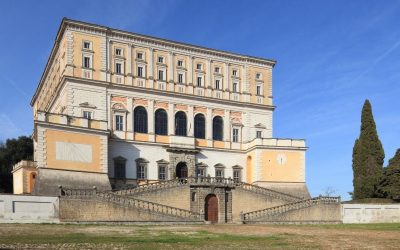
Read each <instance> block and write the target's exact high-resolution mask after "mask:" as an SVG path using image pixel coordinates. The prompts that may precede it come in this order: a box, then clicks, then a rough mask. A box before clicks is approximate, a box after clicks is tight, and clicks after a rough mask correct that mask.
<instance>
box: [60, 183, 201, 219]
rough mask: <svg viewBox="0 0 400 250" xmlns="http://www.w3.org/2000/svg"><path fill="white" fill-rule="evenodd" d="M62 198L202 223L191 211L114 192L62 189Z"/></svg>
mask: <svg viewBox="0 0 400 250" xmlns="http://www.w3.org/2000/svg"><path fill="white" fill-rule="evenodd" d="M61 197H65V198H70V199H96V200H100V201H105V202H110V203H114V204H117V205H120V206H123V207H131V208H136V209H140V210H144V211H147V212H151V213H156V214H160V215H164V216H168V217H174V218H179V219H185V220H187V221H202V220H203V219H202V216H201V215H200V214H198V213H194V212H192V211H189V210H185V209H180V208H175V207H171V206H166V205H162V204H158V203H155V202H150V201H144V200H140V199H136V198H132V197H126V196H121V195H117V194H115V193H112V192H97V191H96V190H95V189H92V190H89V189H64V188H63V189H61Z"/></svg>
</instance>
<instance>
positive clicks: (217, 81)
mask: <svg viewBox="0 0 400 250" xmlns="http://www.w3.org/2000/svg"><path fill="white" fill-rule="evenodd" d="M215 89H221V85H220V80H215Z"/></svg>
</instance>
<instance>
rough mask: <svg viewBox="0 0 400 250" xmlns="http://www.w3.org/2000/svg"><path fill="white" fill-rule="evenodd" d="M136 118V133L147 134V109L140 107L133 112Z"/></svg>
mask: <svg viewBox="0 0 400 250" xmlns="http://www.w3.org/2000/svg"><path fill="white" fill-rule="evenodd" d="M133 113H134V114H133V116H134V118H133V119H134V120H133V121H134V132H137V133H147V111H146V109H145V108H143V107H141V106H139V107H136V108H135V110H134V111H133Z"/></svg>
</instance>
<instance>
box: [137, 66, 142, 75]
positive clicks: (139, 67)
mask: <svg viewBox="0 0 400 250" xmlns="http://www.w3.org/2000/svg"><path fill="white" fill-rule="evenodd" d="M137 75H138V77H143V67H142V66H138V68H137Z"/></svg>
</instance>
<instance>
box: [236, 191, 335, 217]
mask: <svg viewBox="0 0 400 250" xmlns="http://www.w3.org/2000/svg"><path fill="white" fill-rule="evenodd" d="M335 203H336V204H339V203H340V197H324V196H319V197H316V198H312V199H308V200H300V201H296V202H293V203H288V204H284V205H280V206H276V207H271V208H266V209H261V210H257V211H253V212H249V213H244V214H242V221H243V222H244V223H246V222H249V221H257V220H259V219H261V218H263V219H264V220H266V221H269V220H271V221H273V218H274V217H276V216H278V215H281V214H283V213H286V212H290V211H295V210H300V209H303V208H308V207H312V206H315V205H319V204H335Z"/></svg>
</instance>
